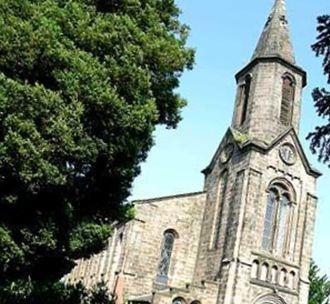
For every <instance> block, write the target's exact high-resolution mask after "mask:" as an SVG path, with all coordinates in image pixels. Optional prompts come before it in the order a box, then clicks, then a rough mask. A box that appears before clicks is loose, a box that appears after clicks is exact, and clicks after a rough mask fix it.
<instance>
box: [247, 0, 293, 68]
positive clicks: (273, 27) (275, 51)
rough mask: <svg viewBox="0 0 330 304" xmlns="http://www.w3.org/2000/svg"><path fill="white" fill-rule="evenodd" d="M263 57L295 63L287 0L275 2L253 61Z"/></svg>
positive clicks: (276, 0)
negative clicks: (286, 6) (286, 5)
mask: <svg viewBox="0 0 330 304" xmlns="http://www.w3.org/2000/svg"><path fill="white" fill-rule="evenodd" d="M262 57H280V58H282V59H285V60H287V61H289V62H290V63H293V64H294V63H295V57H294V52H293V47H292V44H291V41H290V33H289V27H288V19H287V14H286V8H285V0H275V4H274V6H273V8H272V10H271V13H270V15H269V17H268V20H267V22H266V25H265V28H264V30H263V32H262V34H261V37H260V40H259V42H258V45H257V48H256V50H255V52H254V54H253V57H252V59H256V58H262Z"/></svg>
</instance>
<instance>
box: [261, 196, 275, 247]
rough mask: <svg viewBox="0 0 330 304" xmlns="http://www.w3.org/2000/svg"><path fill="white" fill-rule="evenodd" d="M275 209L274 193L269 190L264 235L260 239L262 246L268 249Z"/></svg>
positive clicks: (270, 244)
mask: <svg viewBox="0 0 330 304" xmlns="http://www.w3.org/2000/svg"><path fill="white" fill-rule="evenodd" d="M275 211H276V193H275V192H274V191H273V190H271V191H270V192H269V195H268V200H267V209H266V215H265V221H264V235H263V239H262V248H263V249H265V250H270V249H271V246H272V239H273V234H274V225H275V223H274V222H275Z"/></svg>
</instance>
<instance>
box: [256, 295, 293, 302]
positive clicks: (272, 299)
mask: <svg viewBox="0 0 330 304" xmlns="http://www.w3.org/2000/svg"><path fill="white" fill-rule="evenodd" d="M254 304H287V303H286V302H285V301H284V299H282V298H281V297H280V296H278V295H275V294H272V295H264V296H261V297H259V298H258V299H257V300H256V301H255V302H254Z"/></svg>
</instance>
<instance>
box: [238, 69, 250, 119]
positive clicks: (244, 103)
mask: <svg viewBox="0 0 330 304" xmlns="http://www.w3.org/2000/svg"><path fill="white" fill-rule="evenodd" d="M251 80H252V77H251V75H247V76H245V79H244V83H243V84H242V85H241V87H240V104H241V121H240V124H241V125H243V124H244V122H245V121H246V117H247V111H248V105H249V97H250V89H251Z"/></svg>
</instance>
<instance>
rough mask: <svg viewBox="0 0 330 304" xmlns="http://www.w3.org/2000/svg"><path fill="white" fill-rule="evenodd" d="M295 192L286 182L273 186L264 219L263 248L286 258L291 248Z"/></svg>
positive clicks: (270, 189) (275, 183)
mask: <svg viewBox="0 0 330 304" xmlns="http://www.w3.org/2000/svg"><path fill="white" fill-rule="evenodd" d="M293 210H294V209H293V190H292V189H290V188H289V187H288V185H286V183H284V182H280V181H278V182H274V183H272V184H271V186H270V188H269V191H268V197H267V207H266V214H265V219H264V233H263V239H262V248H263V249H264V250H267V251H271V252H273V253H276V254H278V255H282V256H284V255H285V254H286V253H287V252H288V251H289V248H290V241H289V237H290V233H289V231H290V227H291V223H290V218H291V216H290V215H291V213H292V212H293Z"/></svg>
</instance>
